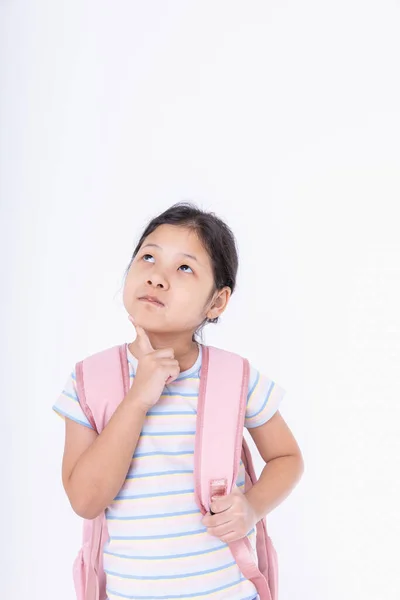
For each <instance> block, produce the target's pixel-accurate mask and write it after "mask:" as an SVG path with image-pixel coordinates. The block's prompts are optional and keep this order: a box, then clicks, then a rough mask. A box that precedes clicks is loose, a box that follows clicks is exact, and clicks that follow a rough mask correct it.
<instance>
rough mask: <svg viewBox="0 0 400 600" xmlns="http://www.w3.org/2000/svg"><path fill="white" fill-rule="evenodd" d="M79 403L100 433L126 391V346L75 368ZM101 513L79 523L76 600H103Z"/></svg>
mask: <svg viewBox="0 0 400 600" xmlns="http://www.w3.org/2000/svg"><path fill="white" fill-rule="evenodd" d="M76 385H77V392H78V398H79V403H80V405H81V407H82V410H83V412H84V413H85V415H86V417H87V418H88V420H89V422H90V423H91V425H92V426H93V427H94V429H95V430H96V431H97V433H101V432H102V431H103V429H104V427H105V426H106V425H107V423H108V421H109V420H110V418H111V416H112V415H113V413H114V411H115V409H116V408H117V406H118V405H119V404H120V402H122V400H123V399H124V397H125V396H126V394H127V392H128V390H129V366H128V360H127V354H126V344H122V345H119V346H113V347H112V348H108V349H107V350H103V351H101V352H97V353H96V354H93V355H92V356H88V357H87V358H85V359H84V360H82V361H81V362H79V363H77V365H76ZM108 537H109V536H108V529H107V521H106V518H105V513H104V512H103V513H102V514H100V515H99V516H98V517H96V518H95V519H90V520H89V519H85V520H84V523H83V545H82V551H81V552H82V562H81V561H80V560H78V561H77V562H76V563H75V570H74V582H75V590H76V592H77V597H78V600H106V597H107V593H106V577H105V573H104V568H103V552H102V550H103V547H104V544H105V543H106V542H107V541H108Z"/></svg>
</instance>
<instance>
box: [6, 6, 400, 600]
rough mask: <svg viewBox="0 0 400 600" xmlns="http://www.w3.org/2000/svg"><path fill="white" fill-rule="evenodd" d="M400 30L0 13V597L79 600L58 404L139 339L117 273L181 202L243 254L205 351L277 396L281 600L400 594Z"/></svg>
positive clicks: (327, 18)
mask: <svg viewBox="0 0 400 600" xmlns="http://www.w3.org/2000/svg"><path fill="white" fill-rule="evenodd" d="M399 31H400V7H399V3H398V2H394V1H391V2H389V1H387V0H379V1H378V0H377V1H375V2H371V1H368V0H363V1H361V0H358V1H357V0H337V1H336V2H320V1H312V0H302V1H300V2H299V1H293V0H290V1H286V2H282V0H280V1H275V0H269V1H268V2H265V1H247V2H237V1H232V0H230V1H229V2H228V1H218V0H216V1H212V2H210V1H204V0H203V1H202V2H194V1H183V0H182V1H178V0H176V1H166V0H164V1H161V0H160V1H147V2H133V1H130V2H128V1H119V2H105V1H104V0H103V1H99V0H97V1H96V2H94V1H90V2H89V1H82V0H79V1H77V0H69V1H68V2H54V1H50V0H48V1H44V0H36V1H28V0H27V1H25V2H21V1H17V0H15V1H14V2H11V1H10V0H9V1H7V0H4V1H3V2H2V3H1V8H0V51H1V80H0V86H1V88H0V89H1V100H0V102H1V105H0V106H1V108H0V110H1V113H0V118H1V133H0V136H1V138H0V143H1V179H0V193H1V236H0V243H1V247H0V251H1V259H2V260H1V292H2V293H1V300H2V312H1V317H2V329H1V331H2V335H1V340H2V342H3V343H2V356H1V366H2V377H1V383H2V393H1V402H2V404H1V406H2V418H1V436H0V443H1V450H2V452H1V487H2V493H1V515H2V541H1V546H0V552H1V597H2V598H4V599H7V600H17V599H18V600H20V599H21V598H23V599H27V600H28V599H29V600H54V599H55V598H57V600H71V599H72V598H73V597H74V594H73V587H72V577H71V565H72V561H73V559H74V557H75V555H76V553H77V551H78V548H79V544H80V529H81V522H80V519H79V517H77V516H76V515H75V514H74V513H73V511H72V509H71V508H70V506H69V503H68V500H67V497H66V495H65V493H64V491H63V488H62V484H61V459H62V451H63V443H64V426H63V423H62V421H61V419H59V418H58V417H57V416H56V415H55V414H54V413H53V412H52V410H51V406H52V404H53V402H54V401H55V400H56V398H57V396H58V394H59V393H60V392H61V390H62V388H63V386H64V383H65V381H66V379H67V377H68V375H69V373H70V370H71V369H72V367H73V365H74V364H75V363H76V362H77V361H78V360H81V359H83V358H84V357H85V356H87V355H88V354H91V353H94V352H96V351H99V350H101V349H104V348H107V347H109V346H111V345H115V344H118V343H123V342H124V341H128V340H129V341H131V340H132V339H133V330H132V327H131V325H130V323H129V321H128V320H127V315H126V312H125V310H124V308H123V304H122V284H123V274H124V271H125V269H126V267H127V265H128V263H129V259H130V257H131V253H132V251H133V249H134V245H135V243H136V241H137V239H138V237H139V235H140V233H141V231H142V229H143V228H144V226H145V225H146V223H147V221H148V220H149V219H150V218H152V217H153V216H155V215H156V214H157V213H158V212H160V211H161V210H164V209H165V208H167V207H168V206H170V205H171V204H173V203H174V202H176V201H179V200H193V201H194V202H197V203H198V204H199V205H200V206H202V207H203V208H205V209H209V210H213V211H215V212H216V213H217V214H219V215H220V216H221V217H223V218H225V219H226V220H227V222H228V224H229V225H230V226H231V227H232V229H233V230H234V232H235V234H236V236H237V240H238V244H239V248H240V257H241V263H240V273H239V285H238V289H237V292H236V293H235V294H234V296H233V298H232V301H231V304H230V307H229V309H228V311H227V312H226V313H225V315H224V317H223V319H222V322H221V324H220V325H218V326H213V325H210V326H208V329H206V335H205V341H206V343H211V344H214V345H219V346H221V347H224V348H227V349H231V350H233V351H238V352H240V353H241V354H243V355H245V356H247V357H248V358H250V359H251V360H252V361H253V362H254V363H255V365H256V366H258V367H259V368H260V369H262V370H263V371H264V372H265V373H266V374H267V375H269V376H270V377H272V378H273V379H275V380H276V381H277V382H278V383H279V384H281V385H282V386H283V387H284V388H285V389H287V391H288V392H287V394H286V397H285V400H284V403H283V405H282V411H281V412H282V414H283V416H284V418H285V419H286V420H287V422H288V424H289V426H290V427H291V429H292V431H293V433H294V435H295V437H296V439H297V440H298V442H299V444H300V447H301V449H302V451H303V455H304V460H305V466H306V470H305V473H304V476H303V478H302V480H301V482H300V484H299V485H298V487H297V488H296V489H295V490H294V492H293V493H292V494H291V495H290V497H289V498H288V499H287V500H286V501H284V502H283V503H282V504H281V505H280V506H279V507H278V508H277V509H275V511H273V512H272V513H271V514H270V515H269V517H268V523H269V528H270V533H271V537H272V538H273V541H274V543H275V546H276V548H277V550H278V553H279V560H280V577H281V594H280V598H279V600H339V599H340V600H381V599H382V600H394V599H398V598H399V596H400V579H399V572H400V571H399V569H398V564H397V562H398V556H399V550H398V548H399V541H398V540H399V534H400V520H399V508H398V507H399V500H400V498H399V493H398V478H399V467H400V461H399V456H400V444H399V412H400V411H399V408H398V406H399V391H400V374H399V354H400V352H399V350H400V320H399V302H400V294H399V279H400V278H399V275H400V266H399V256H400V242H399V214H398V208H399V193H400V175H399V173H400V171H399V167H400V160H399V159H400V147H399V139H400V87H399V72H400V67H399V61H400V35H399ZM257 466H258V469H260V468H261V466H262V465H261V463H260V462H258V463H257Z"/></svg>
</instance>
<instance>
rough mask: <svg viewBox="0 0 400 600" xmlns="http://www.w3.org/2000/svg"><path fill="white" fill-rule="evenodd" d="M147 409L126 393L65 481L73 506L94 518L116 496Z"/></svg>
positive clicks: (83, 514) (79, 511)
mask: <svg viewBox="0 0 400 600" xmlns="http://www.w3.org/2000/svg"><path fill="white" fill-rule="evenodd" d="M145 417H146V411H145V410H144V409H143V407H141V406H140V405H139V404H138V403H137V402H135V398H134V396H133V394H131V393H129V392H128V394H127V396H126V397H125V398H124V400H123V401H122V402H121V404H120V405H119V406H118V408H117V410H116V411H115V413H114V414H113V416H112V417H111V418H110V420H109V422H108V424H107V425H106V427H105V428H104V429H103V431H102V432H101V433H100V435H99V436H98V437H97V438H96V439H95V441H94V442H93V444H91V446H90V447H89V448H88V449H87V450H86V451H85V452H84V453H83V454H82V456H81V457H80V459H79V460H78V462H77V464H76V465H75V467H74V469H73V471H72V473H71V475H70V478H69V482H68V487H69V497H70V500H71V504H72V506H73V508H74V510H75V511H76V512H77V513H78V514H79V515H80V516H82V517H84V518H87V519H93V518H95V517H96V516H97V515H99V514H100V513H101V512H102V511H103V510H104V509H105V508H106V507H107V506H108V505H109V504H110V503H111V502H112V500H113V499H114V498H115V496H116V495H117V494H118V492H119V490H120V489H121V487H122V485H123V483H124V481H125V478H126V475H127V472H128V470H129V467H130V464H131V461H132V457H133V453H134V451H135V448H136V446H137V443H138V440H139V436H140V432H141V430H142V427H143V423H144V420H145Z"/></svg>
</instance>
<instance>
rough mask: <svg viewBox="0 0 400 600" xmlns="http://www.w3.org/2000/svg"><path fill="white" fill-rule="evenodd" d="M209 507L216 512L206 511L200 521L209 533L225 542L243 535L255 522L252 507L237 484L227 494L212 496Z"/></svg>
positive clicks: (238, 538) (232, 540)
mask: <svg viewBox="0 0 400 600" xmlns="http://www.w3.org/2000/svg"><path fill="white" fill-rule="evenodd" d="M210 509H211V510H212V512H213V513H216V514H215V515H211V514H210V513H209V512H208V513H207V514H205V515H204V517H203V519H202V523H203V525H205V526H206V527H207V532H208V533H209V534H210V535H213V536H215V537H217V538H219V539H220V540H221V542H226V543H227V544H229V543H230V542H234V541H236V540H240V539H241V538H243V537H245V536H246V535H247V534H248V533H249V531H251V529H252V528H253V527H254V525H255V524H256V523H257V518H256V515H255V512H254V510H253V507H252V506H251V504H250V502H249V501H248V500H247V498H246V496H245V495H244V494H243V492H242V491H241V490H240V489H239V488H238V487H237V486H235V489H234V490H233V491H232V492H231V493H230V494H228V495H227V496H220V497H214V498H213V501H212V502H211V505H210Z"/></svg>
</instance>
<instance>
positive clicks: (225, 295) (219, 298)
mask: <svg viewBox="0 0 400 600" xmlns="http://www.w3.org/2000/svg"><path fill="white" fill-rule="evenodd" d="M231 293H232V290H231V288H230V287H224V288H222V290H218V292H216V293H215V295H214V298H213V300H212V301H211V306H210V307H209V309H208V310H207V314H206V316H207V318H208V319H216V318H217V317H219V316H220V315H222V313H223V312H224V310H225V309H226V307H227V305H228V302H229V298H230V297H231Z"/></svg>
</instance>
